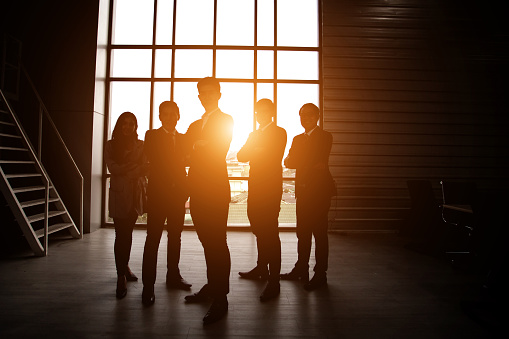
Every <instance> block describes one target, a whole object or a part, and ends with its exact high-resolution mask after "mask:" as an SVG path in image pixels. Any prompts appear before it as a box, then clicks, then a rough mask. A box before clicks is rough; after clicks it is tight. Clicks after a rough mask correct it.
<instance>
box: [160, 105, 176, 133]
mask: <svg viewBox="0 0 509 339" xmlns="http://www.w3.org/2000/svg"><path fill="white" fill-rule="evenodd" d="M179 119H180V111H179V107H178V106H177V104H176V103H175V102H173V101H163V102H162V103H161V104H160V105H159V120H160V121H161V124H162V125H163V127H164V128H165V129H166V130H169V131H173V130H174V129H175V126H177V121H179Z"/></svg>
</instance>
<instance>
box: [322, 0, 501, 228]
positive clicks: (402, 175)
mask: <svg viewBox="0 0 509 339" xmlns="http://www.w3.org/2000/svg"><path fill="white" fill-rule="evenodd" d="M322 4H323V72H324V73H323V74H324V126H325V128H326V129H328V130H329V131H331V132H332V133H333V135H334V144H333V148H332V153H331V159H330V163H331V166H332V172H333V175H334V177H335V180H336V182H337V184H338V192H339V196H338V197H337V198H336V199H335V201H334V202H333V204H332V205H333V207H332V213H333V215H334V217H335V223H334V228H336V229H346V230H348V229H372V230H373V229H377V230H380V229H384V230H386V229H397V228H399V227H401V226H402V225H401V223H400V222H401V220H403V219H402V218H403V217H404V215H405V213H406V211H407V209H408V207H409V206H410V201H409V194H408V188H407V184H406V182H407V180H411V179H424V180H429V181H430V182H431V183H432V187H433V189H434V191H435V193H436V197H437V201H440V200H441V197H440V185H439V182H440V180H457V181H475V182H476V183H477V185H478V188H479V189H480V190H484V191H489V190H493V189H499V188H502V189H507V188H508V187H509V177H508V176H507V173H509V133H508V132H507V131H508V129H509V112H508V105H507V103H508V102H507V101H508V96H507V93H509V92H508V85H507V76H508V73H507V63H508V60H509V59H508V51H509V39H507V37H508V32H509V29H508V25H507V23H506V22H507V21H506V18H505V14H504V13H505V12H504V10H503V9H502V5H501V4H502V2H497V1H488V2H479V1H475V2H474V1H468V0H467V1H457V0H451V1H440V0H406V1H398V0H394V1H377V0H342V1H335V0H323V1H322ZM403 227H404V225H403Z"/></svg>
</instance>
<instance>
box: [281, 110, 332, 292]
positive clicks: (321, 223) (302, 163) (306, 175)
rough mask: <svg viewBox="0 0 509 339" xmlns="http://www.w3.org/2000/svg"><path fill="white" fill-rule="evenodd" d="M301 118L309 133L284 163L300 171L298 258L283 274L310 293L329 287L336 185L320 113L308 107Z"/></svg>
mask: <svg viewBox="0 0 509 339" xmlns="http://www.w3.org/2000/svg"><path fill="white" fill-rule="evenodd" d="M299 115H300V121H301V125H302V127H304V130H305V132H304V133H302V134H299V135H297V136H296V137H295V138H293V141H292V146H291V147H290V151H289V153H288V156H287V157H286V158H285V161H284V164H285V166H286V167H287V168H293V169H296V175H295V194H296V197H297V206H296V208H297V238H298V245H297V254H298V259H297V262H296V264H295V267H294V268H293V269H292V271H291V272H290V273H285V274H281V279H283V280H301V281H303V282H305V285H304V288H305V289H306V290H314V289H316V288H318V287H320V286H323V285H326V284H327V268H328V257H329V240H328V236H327V226H328V223H327V219H328V211H329V208H330V200H331V197H332V196H333V195H335V184H334V180H333V179H332V175H331V173H330V171H329V154H330V151H331V148H332V135H331V134H330V133H329V132H327V131H324V130H323V129H322V128H321V127H320V126H318V125H317V124H318V119H319V118H320V110H319V109H318V107H316V106H315V105H313V104H310V103H308V104H304V105H303V106H302V107H301V109H300V110H299ZM312 236H314V238H315V259H316V265H315V267H314V272H315V274H314V276H313V278H312V279H311V280H309V257H310V252H311V242H312ZM308 280H309V281H308Z"/></svg>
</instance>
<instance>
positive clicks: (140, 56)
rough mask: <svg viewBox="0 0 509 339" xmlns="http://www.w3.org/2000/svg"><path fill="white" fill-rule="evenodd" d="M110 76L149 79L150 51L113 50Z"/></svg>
mask: <svg viewBox="0 0 509 339" xmlns="http://www.w3.org/2000/svg"><path fill="white" fill-rule="evenodd" d="M111 63H112V69H111V76H113V77H122V78H150V71H151V67H152V51H151V50H149V49H114V50H113V51H112V56H111Z"/></svg>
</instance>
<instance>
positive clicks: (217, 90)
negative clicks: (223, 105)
mask: <svg viewBox="0 0 509 339" xmlns="http://www.w3.org/2000/svg"><path fill="white" fill-rule="evenodd" d="M197 87H198V98H199V99H200V102H201V104H202V106H203V108H205V111H207V112H209V111H212V110H214V109H216V108H217V107H218V102H219V99H220V98H221V85H220V84H219V81H218V80H217V79H216V78H212V77H206V78H203V79H201V80H200V81H198V85H197Z"/></svg>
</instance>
